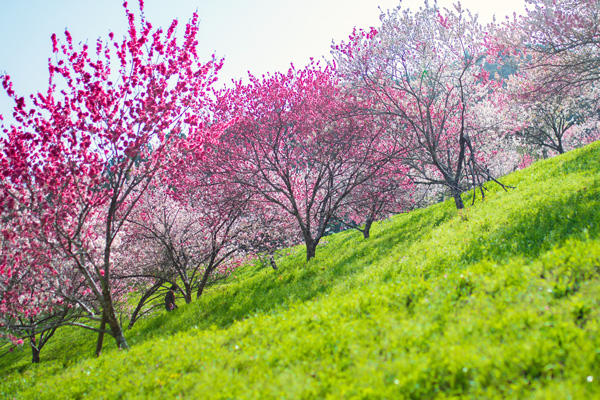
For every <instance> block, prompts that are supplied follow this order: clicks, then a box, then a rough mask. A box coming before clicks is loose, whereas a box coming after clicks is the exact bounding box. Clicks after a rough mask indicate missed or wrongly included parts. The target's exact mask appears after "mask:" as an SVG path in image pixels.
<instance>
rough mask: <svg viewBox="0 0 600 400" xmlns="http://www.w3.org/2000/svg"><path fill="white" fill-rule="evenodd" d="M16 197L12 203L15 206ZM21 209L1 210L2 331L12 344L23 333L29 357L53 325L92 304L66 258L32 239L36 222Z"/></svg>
mask: <svg viewBox="0 0 600 400" xmlns="http://www.w3.org/2000/svg"><path fill="white" fill-rule="evenodd" d="M14 205H15V203H13V206H14ZM19 211H20V210H16V209H10V208H9V207H8V206H5V207H3V208H2V209H1V211H0V300H1V302H0V336H4V337H5V338H7V339H9V340H10V341H11V342H12V343H13V344H17V345H18V344H22V343H23V339H25V340H26V341H27V342H28V343H29V346H30V348H31V351H32V362H34V363H37V362H39V361H40V351H41V350H42V348H43V347H44V345H45V344H46V343H47V342H48V340H49V339H50V338H51V337H52V336H53V335H54V333H55V332H56V330H57V329H58V328H59V327H61V326H64V325H77V324H78V322H77V321H78V320H79V318H80V317H81V316H82V315H84V311H85V309H89V308H94V307H95V304H94V303H93V299H91V298H90V296H89V290H86V288H85V285H84V284H83V282H82V281H81V279H80V278H79V277H78V276H76V274H74V271H73V270H72V269H71V268H69V267H67V265H66V264H68V262H69V261H68V260H64V259H61V258H60V255H59V254H53V253H52V252H51V251H49V249H48V248H47V247H45V246H44V245H43V243H41V242H40V241H38V240H36V239H35V233H32V232H30V231H29V230H30V229H36V228H37V227H38V225H37V224H36V223H35V219H33V220H32V218H28V217H27V218H26V215H24V214H23V212H22V211H21V212H19Z"/></svg>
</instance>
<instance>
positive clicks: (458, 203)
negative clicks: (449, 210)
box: [452, 189, 465, 210]
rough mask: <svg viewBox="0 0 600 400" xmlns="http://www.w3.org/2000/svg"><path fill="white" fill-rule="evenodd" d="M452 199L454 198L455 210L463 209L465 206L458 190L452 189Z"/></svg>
mask: <svg viewBox="0 0 600 400" xmlns="http://www.w3.org/2000/svg"><path fill="white" fill-rule="evenodd" d="M452 197H453V198H454V204H456V209H457V210H462V209H463V208H465V204H464V203H463V201H462V198H461V197H460V191H459V190H458V189H452Z"/></svg>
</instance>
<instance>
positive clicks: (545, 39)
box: [497, 0, 600, 97]
mask: <svg viewBox="0 0 600 400" xmlns="http://www.w3.org/2000/svg"><path fill="white" fill-rule="evenodd" d="M526 3H527V6H526V14H525V15H524V16H522V17H520V18H517V19H515V20H514V21H512V22H510V23H507V24H505V25H504V27H503V29H502V30H500V31H499V32H498V38H500V40H499V41H498V42H497V43H499V44H500V47H499V49H498V50H501V51H503V52H515V51H516V52H521V53H522V54H523V55H526V56H528V57H529V58H530V67H531V68H535V69H537V68H539V69H540V71H539V73H538V74H541V72H543V76H541V75H540V76H538V79H539V80H538V81H537V83H538V85H537V88H536V91H537V92H538V97H539V95H540V93H544V92H552V91H556V90H558V91H561V90H563V89H573V88H574V87H580V86H584V85H587V84H589V83H591V82H596V81H598V79H600V36H599V35H598V31H599V30H600V18H599V15H600V3H598V1H596V0H527V1H526Z"/></svg>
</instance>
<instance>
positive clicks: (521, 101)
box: [506, 68, 598, 154]
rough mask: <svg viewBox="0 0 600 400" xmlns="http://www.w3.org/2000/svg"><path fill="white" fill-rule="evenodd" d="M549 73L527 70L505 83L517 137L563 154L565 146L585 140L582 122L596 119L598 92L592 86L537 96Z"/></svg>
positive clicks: (543, 150) (572, 145)
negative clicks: (541, 83)
mask: <svg viewBox="0 0 600 400" xmlns="http://www.w3.org/2000/svg"><path fill="white" fill-rule="evenodd" d="M548 74H549V71H547V70H546V69H544V68H536V69H527V68H524V70H523V71H522V72H521V73H520V74H519V75H514V76H512V77H511V78H510V79H508V81H507V82H506V91H507V92H508V93H509V94H510V96H511V101H510V106H511V107H512V108H514V111H513V112H512V115H513V117H514V120H515V122H516V124H517V125H520V126H519V127H517V129H516V134H517V136H518V137H520V138H522V139H523V141H524V142H525V143H526V144H528V145H530V146H533V147H535V148H538V149H542V152H543V153H544V154H546V152H547V150H550V151H554V152H557V153H559V154H562V153H564V152H565V149H566V146H569V147H575V146H577V145H578V144H579V143H584V142H586V141H587V140H586V138H585V136H586V135H585V130H584V129H577V128H578V127H579V128H583V124H584V123H586V122H590V120H591V119H596V118H595V117H596V115H595V109H596V102H597V100H596V99H597V97H598V96H597V92H596V90H595V88H594V86H593V85H587V86H586V87H579V88H576V89H574V88H572V89H569V90H567V89H566V88H565V89H563V90H562V91H557V92H550V93H547V94H546V95H545V96H541V97H540V96H538V95H536V92H537V91H536V87H537V86H538V84H539V82H540V81H542V80H543V79H544V77H545V76H547V75H548Z"/></svg>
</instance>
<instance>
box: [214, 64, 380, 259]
mask: <svg viewBox="0 0 600 400" xmlns="http://www.w3.org/2000/svg"><path fill="white" fill-rule="evenodd" d="M249 79H250V83H249V84H243V83H241V82H237V83H236V84H235V86H234V87H233V88H230V89H226V90H223V91H221V92H219V93H218V94H217V97H218V99H217V108H216V110H215V115H217V116H218V118H220V119H221V120H223V121H232V123H231V124H230V126H229V127H228V128H227V129H225V130H224V132H223V134H222V135H221V137H220V140H219V142H218V144H217V145H214V146H213V147H211V149H212V151H213V152H214V153H215V154H216V155H217V159H218V160H219V161H220V162H219V164H218V165H217V166H216V169H215V174H216V175H219V176H220V177H222V179H223V180H225V181H229V182H232V183H234V184H238V185H241V186H242V187H243V188H244V190H246V191H247V192H248V193H251V194H252V196H253V200H255V201H259V202H265V203H268V204H270V205H271V206H275V207H277V208H278V209H279V210H280V212H283V213H287V214H288V215H290V216H291V217H292V218H293V219H294V220H295V222H296V224H297V227H298V230H299V232H300V233H301V235H302V238H303V239H304V243H305V244H306V259H307V260H310V259H311V258H312V257H314V255H315V251H316V247H317V245H318V243H319V241H320V240H321V238H322V237H323V235H324V234H325V233H326V228H327V226H328V224H329V222H330V221H331V219H332V217H333V216H334V215H335V213H336V212H337V210H338V209H339V208H340V207H341V205H342V203H343V201H344V199H345V198H346V197H347V196H348V194H349V193H350V192H352V190H354V189H355V188H356V187H357V186H358V185H360V184H362V183H363V182H365V181H366V180H368V179H370V178H371V177H372V176H373V174H374V173H375V172H376V171H377V170H378V169H379V168H381V167H382V166H383V165H385V163H386V162H387V159H388V158H389V157H388V155H386V154H380V153H379V152H378V150H377V149H378V147H377V146H375V145H374V144H375V143H376V142H377V140H379V138H380V136H381V135H382V134H383V130H382V129H381V128H380V127H378V126H377V125H376V124H374V123H373V119H372V118H371V117H370V116H360V115H357V116H352V113H353V112H354V111H355V110H356V109H358V107H356V103H357V101H358V100H357V99H355V98H353V97H352V96H351V95H347V94H345V93H344V91H343V90H342V88H341V87H340V86H339V85H338V82H337V79H336V77H335V74H334V69H333V68H332V67H326V68H321V67H320V66H319V65H317V64H314V63H311V64H310V65H308V66H307V67H305V68H302V69H297V68H295V67H294V66H292V67H291V68H290V69H289V70H288V71H287V73H275V74H273V75H266V76H263V77H262V78H256V77H254V76H252V75H250V77H249Z"/></svg>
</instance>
